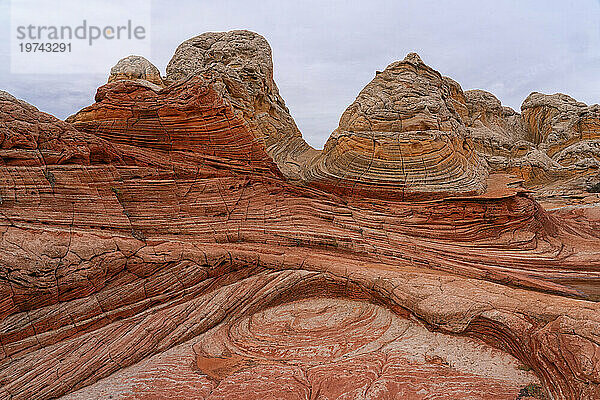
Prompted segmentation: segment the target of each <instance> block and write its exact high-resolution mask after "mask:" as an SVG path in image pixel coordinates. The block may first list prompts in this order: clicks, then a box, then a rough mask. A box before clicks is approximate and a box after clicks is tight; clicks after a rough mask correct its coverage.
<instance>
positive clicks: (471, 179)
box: [306, 53, 487, 199]
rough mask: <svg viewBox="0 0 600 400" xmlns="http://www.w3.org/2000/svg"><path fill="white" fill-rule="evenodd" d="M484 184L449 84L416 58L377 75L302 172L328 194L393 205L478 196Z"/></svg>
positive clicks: (481, 167) (483, 174) (482, 168)
mask: <svg viewBox="0 0 600 400" xmlns="http://www.w3.org/2000/svg"><path fill="white" fill-rule="evenodd" d="M486 178H487V170H486V169H485V166H484V165H483V164H482V163H481V162H480V160H479V158H478V156H477V154H475V151H474V147H473V145H472V143H471V141H470V139H469V138H468V137H467V135H466V132H465V128H464V125H463V124H462V121H461V117H460V115H459V113H458V112H457V110H456V109H455V107H454V103H453V101H452V94H451V89H450V86H449V85H448V84H447V83H446V81H445V80H444V79H443V78H442V76H441V75H440V74H439V72H437V71H435V70H433V69H432V68H430V67H428V66H427V65H425V64H424V63H423V61H422V60H421V59H420V57H419V56H418V55H417V54H416V53H411V54H409V55H408V56H406V58H405V59H404V60H403V61H398V62H395V63H392V64H390V65H389V66H388V67H387V68H386V69H385V70H384V71H383V72H379V73H377V75H376V76H375V78H374V79H373V80H372V81H371V82H370V83H369V84H368V85H367V86H366V87H365V88H364V89H363V90H362V91H361V92H360V94H359V95H358V97H357V98H356V100H355V101H354V103H352V104H351V105H350V106H349V107H348V108H347V109H346V111H345V112H344V114H342V117H341V119H340V125H339V127H338V128H337V129H336V130H335V131H334V132H333V134H332V135H331V137H330V138H329V140H328V141H327V143H326V144H325V148H324V149H323V152H322V153H321V154H320V155H319V156H318V157H317V158H316V159H315V160H314V161H313V163H312V164H311V165H310V167H309V168H308V170H307V172H306V179H307V180H309V181H310V182H311V183H313V184H315V185H316V186H318V187H322V188H326V189H327V190H330V191H334V192H339V193H342V194H344V195H350V196H352V195H355V196H369V197H372V196H383V197H386V198H398V199H408V198H411V197H416V196H421V197H423V196H440V195H449V194H461V193H462V194H480V193H483V192H484V191H485V188H486Z"/></svg>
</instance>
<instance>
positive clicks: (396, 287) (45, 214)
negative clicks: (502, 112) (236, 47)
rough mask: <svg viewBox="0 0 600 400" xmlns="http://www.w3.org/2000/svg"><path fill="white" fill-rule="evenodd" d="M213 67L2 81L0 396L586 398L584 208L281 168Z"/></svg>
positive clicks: (596, 368)
mask: <svg viewBox="0 0 600 400" xmlns="http://www.w3.org/2000/svg"><path fill="white" fill-rule="evenodd" d="M427 71H429V70H427ZM429 73H431V74H433V75H435V76H436V77H437V75H436V74H435V73H433V72H430V71H429ZM436 82H437V81H436ZM444 82H445V83H444ZM439 84H440V85H442V89H441V90H442V93H443V96H442V99H443V100H444V104H446V101H447V104H448V105H449V106H450V107H452V108H453V109H454V110H455V112H450V111H448V112H449V114H448V115H449V116H450V115H451V116H452V117H451V118H452V119H453V122H448V123H449V124H451V125H452V124H454V125H456V126H457V129H458V130H459V131H462V127H461V126H460V125H461V124H464V122H463V118H464V117H465V116H466V115H467V114H465V111H467V112H468V108H466V109H461V108H460V107H458V106H457V105H456V104H455V103H456V102H460V101H461V100H460V99H461V96H460V92H459V91H458V89H457V88H456V87H455V86H454V85H450V84H448V80H445V79H443V78H440V79H439ZM211 85H212V84H211V83H210V82H207V81H205V80H203V79H202V78H201V77H197V76H192V77H190V78H186V79H183V80H180V81H177V82H175V83H173V84H172V85H170V86H168V87H166V88H164V89H159V88H155V87H153V86H149V85H146V84H144V83H143V82H134V81H131V80H120V81H116V82H111V83H109V84H107V85H105V86H103V87H101V88H100V89H99V91H98V95H97V98H96V100H97V102H96V103H95V104H94V105H92V106H90V107H87V108H85V109H84V110H82V111H81V112H79V113H78V114H76V115H75V116H74V117H72V118H71V119H70V121H71V122H72V124H69V123H65V122H61V121H58V120H56V119H54V118H52V117H50V116H48V115H47V114H43V113H40V112H39V111H37V110H36V109H35V108H33V107H32V106H29V105H27V104H26V103H23V102H20V101H17V100H16V99H14V98H13V97H12V96H9V95H5V94H3V97H2V100H3V102H2V109H1V112H0V133H1V134H2V135H3V136H2V138H3V140H2V143H3V147H2V148H3V149H6V150H7V151H6V152H4V150H3V152H2V153H0V155H1V157H2V160H3V164H2V165H0V172H1V173H0V178H1V179H2V185H0V196H1V199H2V204H1V205H0V207H1V209H0V210H1V213H0V233H1V239H0V399H28V398H36V399H49V398H57V397H60V396H65V397H66V398H71V399H88V398H108V397H109V396H112V397H113V398H125V399H137V398H145V399H148V398H181V399H183V398H205V399H219V398H221V399H223V398H227V399H230V398H282V397H284V398H288V397H289V398H302V399H306V398H340V399H344V398H346V399H353V398H372V399H376V398H394V397H400V398H415V399H430V398H452V399H464V398H469V399H514V398H526V397H525V395H534V396H538V397H540V396H542V395H543V396H547V395H550V396H552V397H553V398H556V399H581V400H584V399H596V398H600V342H599V340H598V332H600V305H599V304H598V302H597V301H598V300H600V290H599V289H598V288H599V287H600V245H599V242H600V235H599V234H598V232H599V231H598V228H599V227H600V212H599V211H598V208H594V207H587V208H563V209H559V210H556V211H546V210H544V208H542V207H541V206H540V205H539V204H538V203H537V202H536V201H535V200H534V199H533V198H532V196H531V195H530V194H528V193H527V192H526V191H523V190H522V189H519V188H514V187H507V183H510V182H514V179H512V180H511V179H510V178H507V177H506V176H499V175H495V174H492V175H490V176H489V178H488V180H487V182H486V184H485V186H486V187H487V191H485V192H483V193H481V194H469V195H465V193H462V194H463V195H462V196H461V195H460V194H461V193H460V192H459V193H454V195H453V196H448V194H447V193H445V194H443V195H441V196H439V198H437V199H435V200H426V199H425V198H419V197H416V198H413V199H412V200H411V201H410V202H407V201H400V200H401V199H398V198H396V199H389V198H385V196H381V195H380V196H377V195H376V193H375V195H372V196H370V197H369V198H363V197H362V196H356V195H353V193H352V192H350V193H344V196H340V193H339V192H337V191H336V190H333V189H332V188H328V187H327V186H323V187H321V188H320V189H319V188H316V187H315V186H310V185H304V186H303V185H302V184H301V183H298V182H290V181H288V180H286V178H284V176H283V175H282V173H281V172H279V171H280V170H279V167H278V165H279V164H280V163H281V160H279V162H278V163H276V162H274V161H273V160H272V158H271V157H270V156H269V155H268V154H269V152H268V151H267V149H266V148H265V144H264V141H263V140H262V139H260V138H257V136H256V135H255V132H253V131H252V127H251V126H250V125H249V124H248V123H247V121H246V120H245V119H244V118H245V117H244V116H243V115H240V113H236V112H235V108H234V107H233V106H232V104H231V103H230V100H229V99H228V98H227V97H226V96H222V94H221V93H220V92H219V91H218V90H215V88H214V87H213V86H211ZM443 85H445V86H443ZM469 115H470V114H469ZM431 118H434V117H431ZM486 118H487V117H486ZM432 120H433V119H432ZM489 120H490V119H489V118H487V119H486V121H489ZM428 121H429V120H428ZM442 121H450V120H449V119H448V120H445V119H442ZM74 127H76V128H77V130H76V129H74ZM457 134H458V135H462V133H460V132H457ZM15 149H16V150H18V154H19V157H15V156H14V154H15V152H14V151H13V150H15ZM442 150H444V149H443V147H442ZM444 151H447V149H445V150H444ZM40 154H41V156H40ZM60 154H77V156H64V157H63V156H60ZM42 156H43V158H42ZM15 160H25V161H18V162H17V161H15ZM65 160H68V161H65ZM275 161H277V160H275ZM415 172H418V171H415ZM288 173H289V171H288ZM48 177H51V178H48ZM374 177H375V175H373V177H370V179H374ZM458 178H460V176H458ZM432 187H433V190H434V191H435V190H437V189H439V188H435V185H434V186H430V187H429V188H432ZM374 191H375V190H374ZM442 192H443V191H440V193H442ZM319 396H320V397H319Z"/></svg>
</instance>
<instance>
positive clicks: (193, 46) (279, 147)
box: [167, 30, 317, 179]
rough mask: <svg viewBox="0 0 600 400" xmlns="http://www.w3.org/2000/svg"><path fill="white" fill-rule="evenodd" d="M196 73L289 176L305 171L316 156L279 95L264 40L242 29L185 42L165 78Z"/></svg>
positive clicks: (176, 52)
mask: <svg viewBox="0 0 600 400" xmlns="http://www.w3.org/2000/svg"><path fill="white" fill-rule="evenodd" d="M194 75H199V76H202V77H203V78H204V79H206V80H208V81H209V82H210V83H211V84H212V86H213V87H214V88H215V89H216V90H217V91H218V92H219V94H221V95H222V96H223V97H224V98H225V99H227V101H228V102H229V103H230V104H231V106H232V107H233V109H234V110H235V112H236V113H237V114H239V115H240V116H241V118H243V120H244V121H246V123H247V125H248V128H249V130H250V131H251V132H252V134H253V135H254V136H255V137H256V138H258V139H260V140H261V141H263V142H264V146H265V148H266V151H267V153H268V154H269V155H270V156H271V157H272V158H273V159H274V160H275V162H276V163H277V164H278V165H279V167H280V169H281V171H282V172H283V173H284V174H285V175H286V176H287V177H288V178H292V179H297V178H299V173H300V169H301V167H302V166H303V165H304V164H306V163H307V162H308V160H310V159H311V158H312V157H314V156H315V155H316V153H317V152H316V150H314V149H313V148H312V147H310V146H309V145H308V144H307V143H306V142H305V141H304V139H302V134H301V133H300V131H299V130H298V127H297V126H296V123H295V122H294V119H293V118H292V116H291V115H290V113H289V110H288V108H287V107H286V106H285V102H284V101H283V99H282V98H281V96H280V95H279V89H278V88H277V85H276V84H275V81H274V80H273V60H272V57H271V47H270V46H269V43H268V42H267V41H266V40H265V38H264V37H262V36H260V35H258V34H256V33H254V32H249V31H245V30H238V31H230V32H208V33H203V34H202V35H199V36H196V37H194V38H192V39H189V40H186V41H185V42H183V43H182V44H181V45H179V47H178V48H177V50H176V51H175V54H174V55H173V58H172V59H171V61H170V62H169V65H168V66H167V78H168V79H171V80H181V79H185V78H187V77H190V76H194Z"/></svg>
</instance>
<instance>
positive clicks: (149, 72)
mask: <svg viewBox="0 0 600 400" xmlns="http://www.w3.org/2000/svg"><path fill="white" fill-rule="evenodd" d="M123 79H126V80H138V79H140V80H144V81H147V82H150V83H151V84H154V85H156V86H158V87H164V86H165V82H164V81H163V79H162V78H161V76H160V72H159V71H158V68H156V67H155V66H154V65H153V64H152V63H151V62H150V61H148V60H146V59H145V58H144V57H142V56H129V57H125V58H123V59H121V60H119V62H118V63H117V64H116V65H115V66H114V67H112V68H111V70H110V76H109V77H108V82H109V83H110V82H114V81H119V80H123Z"/></svg>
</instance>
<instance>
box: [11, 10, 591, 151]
mask: <svg viewBox="0 0 600 400" xmlns="http://www.w3.org/2000/svg"><path fill="white" fill-rule="evenodd" d="M15 1H18V0H15ZM106 1H109V0H106ZM119 1H122V0H118V1H117V2H119ZM56 3H60V1H56ZM151 4H152V8H151V11H152V22H151V27H150V28H151V38H152V41H151V54H143V55H144V56H146V57H147V58H149V59H150V61H152V62H153V63H154V64H155V65H156V66H157V67H158V68H159V69H160V70H161V73H163V74H164V71H165V67H166V65H167V63H168V61H169V59H170V58H171V56H172V55H173V52H174V51H175V48H176V47H177V45H178V44H179V43H181V42H182V41H184V40H186V39H188V38H190V37H192V36H195V35H197V34H200V33H202V32H207V31H224V30H230V29H249V30H253V31H256V32H258V33H260V34H262V35H263V36H265V37H266V38H267V40H268V41H269V43H270V44H271V47H272V49H273V58H274V67H275V80H276V82H277V85H278V86H279V89H280V92H281V95H282V96H283V98H284V99H285V101H286V103H287V105H288V107H289V109H290V111H291V113H292V116H293V117H294V119H295V120H296V123H297V124H298V126H299V128H300V130H301V131H302V132H303V135H304V137H305V139H306V140H307V141H308V142H309V143H310V144H312V145H313V146H316V147H319V148H320V147H322V145H323V144H324V142H325V141H326V140H327V138H328V137H329V134H330V133H331V131H332V130H333V129H335V128H336V126H337V124H338V121H339V117H340V116H341V114H342V112H343V111H344V109H345V108H346V107H347V106H348V105H349V104H350V103H351V102H352V101H353V100H354V98H355V97H356V95H357V94H358V92H359V91H360V90H361V89H362V88H363V87H364V86H365V85H366V84H367V83H368V82H369V81H370V80H371V79H372V78H373V77H374V74H375V71H376V70H381V69H383V68H385V67H386V66H387V65H388V64H390V63H391V62H393V61H395V60H399V59H402V58H404V56H405V55H406V54H407V53H409V52H411V51H416V52H417V53H419V54H420V56H421V58H422V59H423V61H425V63H427V64H428V65H430V66H431V67H433V68H435V69H437V70H438V71H440V72H441V73H442V74H443V75H447V76H450V77H451V78H453V79H455V80H456V81H458V82H459V83H460V84H461V85H462V87H463V89H465V90H466V89H473V88H479V89H484V90H488V91H490V92H492V93H494V94H495V95H496V96H497V97H498V98H499V99H500V100H501V101H502V103H503V104H505V105H508V106H511V107H513V108H515V109H516V110H519V108H520V105H521V103H522V102H523V100H524V99H525V97H527V95H528V94H529V93H530V92H532V91H539V92H544V93H555V92H563V93H567V94H569V95H571V96H572V97H574V98H576V99H577V100H580V101H583V102H585V103H588V104H593V103H598V102H600V0H577V1H574V0H572V1H569V0H539V1H525V0H519V1H512V0H508V1H507V0H504V1H498V0H494V1H486V0H473V1H452V2H450V1H447V2H446V1H440V0H437V1H428V0H414V1H412V0H411V1H406V0H404V1H403V0H397V1H391V0H390V1H373V0H370V1H367V0H362V1H282V0H279V1H260V2H258V1H257V2H253V1H227V0H218V1H215V0H210V1H191V0H179V1H161V0H155V1H152V2H151ZM59 6H60V5H59V4H57V7H59ZM9 8H10V6H9V2H8V1H7V0H0V13H1V14H0V17H1V18H0V38H1V40H0V89H3V90H7V91H8V92H10V93H12V94H13V95H15V96H16V97H19V98H22V99H24V100H26V101H28V102H30V103H32V104H34V105H35V106H37V107H38V108H39V109H41V110H43V111H46V112H49V113H52V114H54V115H56V116H58V117H59V118H65V117H67V116H68V115H70V114H72V113H74V112H76V111H77V110H79V109H80V108H82V107H83V106H86V105H88V104H91V103H92V102H93V97H94V94H95V91H96V89H97V87H98V86H100V85H102V84H103V83H105V82H106V78H107V76H108V72H109V70H110V67H111V65H106V74H103V75H91V74H62V75H43V74H36V75H22V74H11V73H10V68H9V64H10V63H9V60H10V58H9V57H10V55H9V51H8V45H7V41H8V37H9V33H10V32H9V29H10V28H9V23H8V19H9ZM92 11H93V10H92ZM127 55H128V54H114V62H113V64H114V63H116V62H117V61H118V60H119V59H120V58H122V57H124V56H127Z"/></svg>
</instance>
